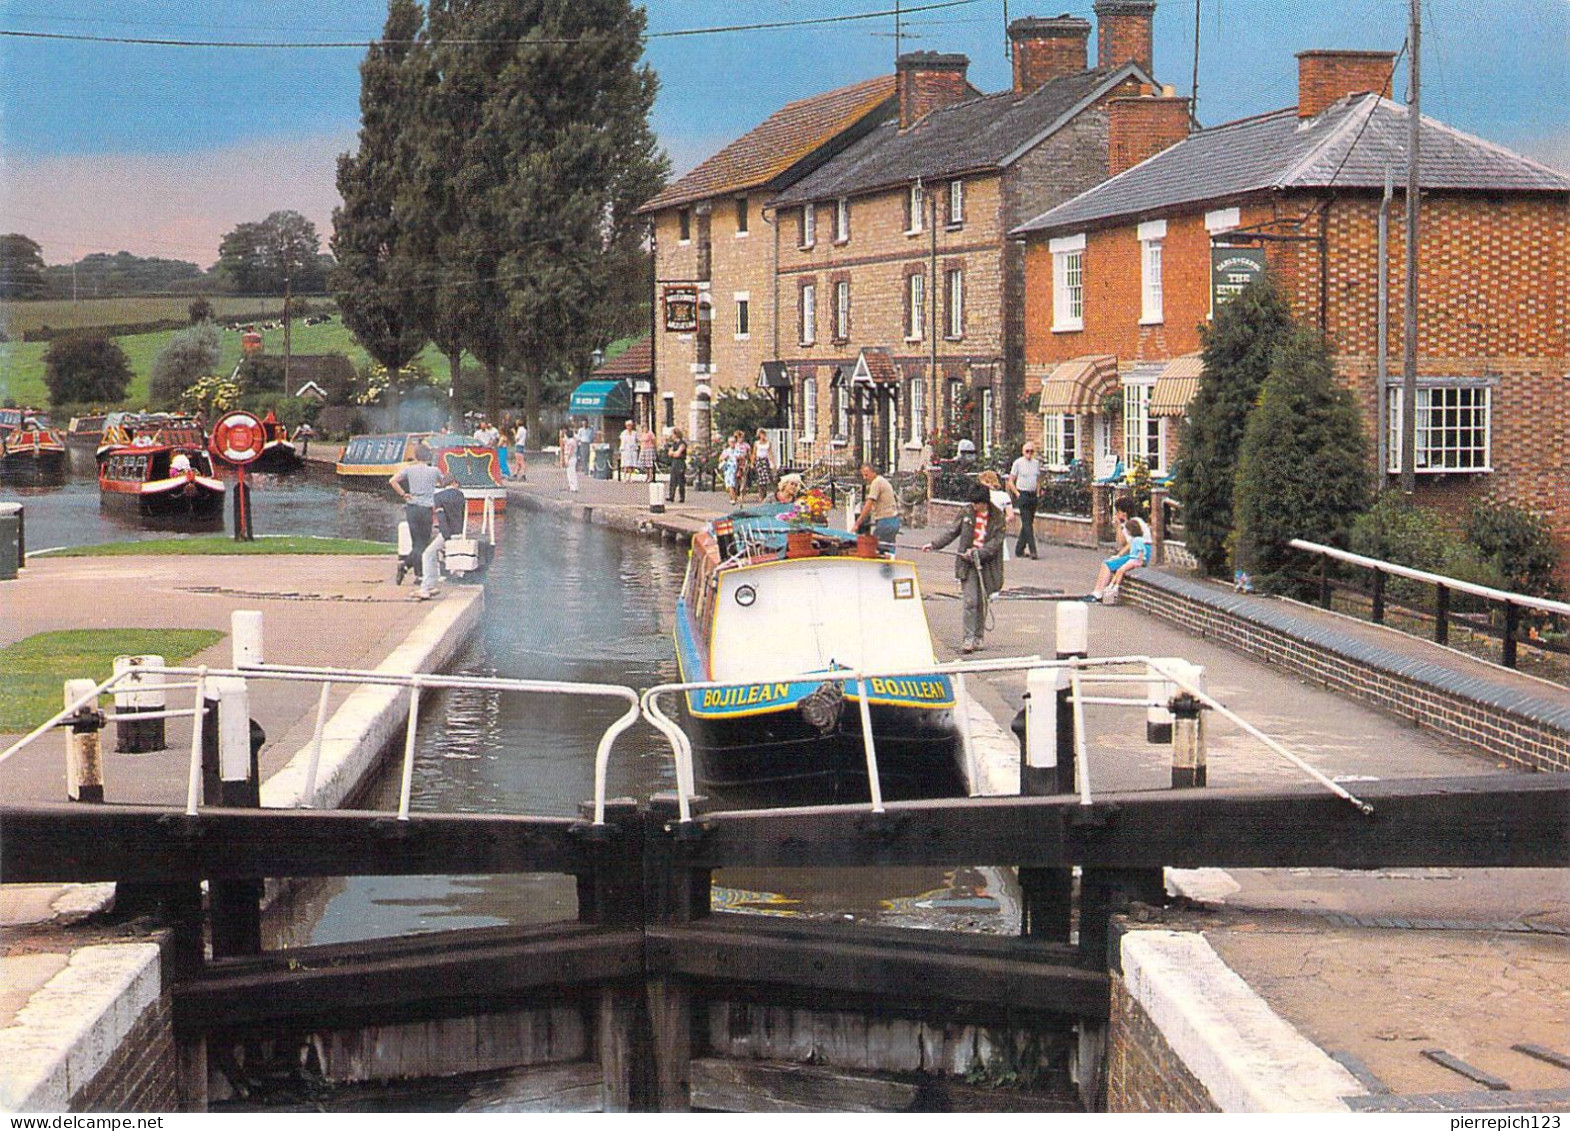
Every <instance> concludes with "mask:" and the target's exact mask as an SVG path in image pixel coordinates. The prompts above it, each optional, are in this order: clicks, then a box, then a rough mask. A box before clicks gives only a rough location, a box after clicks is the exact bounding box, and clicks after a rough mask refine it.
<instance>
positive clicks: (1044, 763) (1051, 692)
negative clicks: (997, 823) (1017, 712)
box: [1020, 668, 1068, 797]
mask: <svg viewBox="0 0 1570 1131" xmlns="http://www.w3.org/2000/svg"><path fill="white" fill-rule="evenodd" d="M1067 687H1068V683H1067V679H1066V675H1065V669H1063V668H1031V669H1030V671H1029V672H1027V673H1026V675H1025V765H1024V772H1023V774H1022V775H1021V777H1020V793H1021V794H1023V795H1025V796H1027V797H1040V796H1045V795H1048V794H1053V793H1056V792H1058V789H1057V781H1058V692H1059V691H1060V690H1065V689H1066V688H1067Z"/></svg>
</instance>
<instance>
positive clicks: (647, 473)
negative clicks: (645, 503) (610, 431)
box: [619, 420, 659, 483]
mask: <svg viewBox="0 0 1570 1131" xmlns="http://www.w3.org/2000/svg"><path fill="white" fill-rule="evenodd" d="M658 450H659V440H658V439H656V438H655V435H654V429H652V428H650V427H648V426H644V427H642V428H639V427H637V426H636V425H635V424H633V422H632V421H630V420H629V421H627V423H626V425H625V426H624V427H623V428H622V430H621V451H620V453H619V454H620V456H621V468H620V469H621V478H622V479H623V480H630V479H631V478H632V477H633V476H634V475H636V474H638V473H639V472H642V473H643V476H644V479H645V481H646V482H649V483H653V482H654V456H655V453H656V452H657V451H658Z"/></svg>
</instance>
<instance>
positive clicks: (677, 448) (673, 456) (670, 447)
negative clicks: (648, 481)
mask: <svg viewBox="0 0 1570 1131" xmlns="http://www.w3.org/2000/svg"><path fill="white" fill-rule="evenodd" d="M665 454H666V455H667V456H669V457H670V461H671V479H670V483H668V484H667V485H666V487H665V501H666V502H667V503H676V502H682V503H685V502H686V501H687V440H686V437H684V436H683V435H682V434H681V429H680V428H672V429H671V438H670V442H669V443H668V444H667V445H666V447H665ZM678 494H680V496H681V497H680V498H679V499H678V498H677V495H678Z"/></svg>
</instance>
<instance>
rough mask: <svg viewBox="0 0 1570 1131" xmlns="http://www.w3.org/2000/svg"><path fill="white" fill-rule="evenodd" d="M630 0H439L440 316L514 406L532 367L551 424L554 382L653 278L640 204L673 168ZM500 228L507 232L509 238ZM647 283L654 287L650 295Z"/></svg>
mask: <svg viewBox="0 0 1570 1131" xmlns="http://www.w3.org/2000/svg"><path fill="white" fill-rule="evenodd" d="M643 29H644V14H643V12H642V10H641V9H634V7H633V6H632V4H631V3H630V0H431V3H430V5H429V18H428V23H427V28H426V36H425V41H424V42H425V44H426V49H425V50H423V51H422V52H420V53H419V57H418V66H419V72H420V81H421V89H422V91H423V92H424V94H423V97H422V99H421V104H420V105H421V112H420V114H419V120H420V130H419V135H418V145H417V156H416V159H415V160H414V161H412V162H411V166H412V168H413V169H414V171H415V173H414V178H413V183H412V185H411V196H412V199H413V201H414V202H415V210H414V214H415V215H417V216H418V217H419V222H418V226H420V227H423V229H424V231H425V239H426V241H427V244H426V246H427V247H428V249H429V254H428V257H427V262H428V264H439V265H440V267H439V269H437V270H434V271H431V272H430V274H429V276H428V277H430V278H431V281H432V282H434V283H435V284H437V285H436V286H435V287H433V288H432V299H431V302H430V303H429V304H428V306H427V312H426V316H425V324H426V328H427V330H428V331H429V332H430V334H431V337H432V338H433V339H434V340H436V341H437V342H438V344H439V345H440V346H441V347H442V348H443V351H444V352H447V353H448V356H449V359H452V358H453V357H454V356H455V355H454V354H453V353H452V352H451V351H450V350H449V349H448V348H447V347H448V345H449V344H450V341H444V340H443V339H444V337H445V336H446V332H447V331H448V330H450V329H451V328H453V327H458V328H460V333H459V340H460V341H461V343H462V345H463V347H464V348H466V349H467V350H468V351H469V352H470V353H471V354H473V355H474V356H475V357H476V358H477V359H478V360H479V361H480V363H481V365H482V366H484V369H485V410H486V412H487V414H489V415H492V416H499V415H500V412H501V407H502V406H501V397H500V393H501V371H502V367H503V366H504V365H512V366H514V367H516V368H517V369H518V370H519V372H520V374H521V377H522V379H523V383H524V387H525V389H526V390H527V393H526V396H525V405H524V411H525V413H526V415H527V416H528V422H529V426H530V429H531V431H533V432H535V433H536V434H537V433H538V428H539V409H540V406H541V399H542V393H543V390H544V388H545V382H546V381H547V379H548V377H549V375H550V374H552V373H556V372H562V371H581V370H582V369H583V368H585V363H586V362H587V359H588V355H589V353H590V352H591V351H592V350H593V349H594V348H595V347H596V346H603V345H604V344H606V342H608V341H609V340H610V338H611V337H612V336H613V335H614V332H615V330H616V329H617V328H618V327H617V324H618V322H619V319H618V318H616V317H614V316H613V315H612V311H613V308H615V307H616V306H617V304H618V301H619V300H618V297H617V296H618V294H619V293H621V292H620V291H619V290H618V288H624V287H626V285H627V281H628V275H629V274H631V275H633V276H635V277H636V278H637V279H638V280H639V285H640V288H641V286H642V281H643V280H644V279H645V278H646V277H647V270H646V266H644V265H643V264H644V263H645V261H644V260H643V259H642V258H641V257H642V249H641V243H640V241H641V225H640V224H639V223H638V221H637V219H636V217H635V216H634V210H635V209H636V207H637V205H638V204H639V203H640V202H641V201H643V200H645V199H647V198H648V197H649V196H650V195H652V193H653V192H655V191H656V190H657V189H658V187H659V185H660V184H661V183H662V182H663V179H664V175H665V162H664V159H663V157H662V156H661V155H660V154H659V152H658V149H657V145H656V142H655V139H654V136H653V133H652V131H651V130H650V129H649V126H648V114H649V111H650V109H651V107H652V105H653V102H654V95H655V91H656V89H657V80H656V79H655V77H654V74H653V72H652V71H651V70H650V69H649V68H648V67H647V66H646V65H640V59H641V57H642V50H643V44H642V38H643ZM498 233H505V237H504V238H498ZM640 297H641V296H640Z"/></svg>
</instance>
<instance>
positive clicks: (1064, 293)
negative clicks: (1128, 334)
mask: <svg viewBox="0 0 1570 1131" xmlns="http://www.w3.org/2000/svg"><path fill="white" fill-rule="evenodd" d="M1047 248H1048V250H1049V251H1050V252H1051V253H1052V332H1053V333H1054V334H1062V333H1066V332H1069V331H1073V330H1083V329H1084V328H1085V237H1084V236H1083V235H1078V236H1065V237H1063V238H1062V239H1056V240H1052V241H1051V242H1050V243H1048V245H1047Z"/></svg>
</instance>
